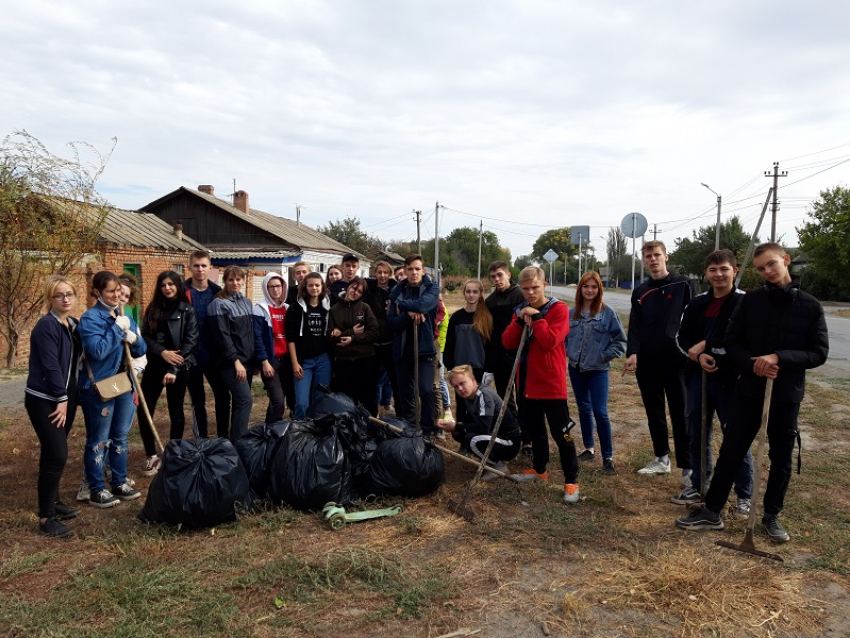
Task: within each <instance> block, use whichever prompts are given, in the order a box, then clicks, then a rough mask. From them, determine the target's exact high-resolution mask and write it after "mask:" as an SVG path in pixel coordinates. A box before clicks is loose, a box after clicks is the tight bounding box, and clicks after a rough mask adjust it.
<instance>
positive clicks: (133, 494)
mask: <svg viewBox="0 0 850 638" xmlns="http://www.w3.org/2000/svg"><path fill="white" fill-rule="evenodd" d="M112 494H113V495H115V496H117V497H118V498H120V499H121V500H122V501H133V500H135V499H137V498H139V497H140V496H141V495H142V493H141V492H140V491H139V490H137V489H135V488H132V487H130V486H129V485H127V484H126V483H121V485H119V486H118V487H113V488H112Z"/></svg>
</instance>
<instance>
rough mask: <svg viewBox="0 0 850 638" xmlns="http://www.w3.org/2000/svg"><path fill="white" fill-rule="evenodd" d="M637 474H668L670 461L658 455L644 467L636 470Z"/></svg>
mask: <svg viewBox="0 0 850 638" xmlns="http://www.w3.org/2000/svg"><path fill="white" fill-rule="evenodd" d="M637 473H638V474H669V473H670V461H669V460H668V461H666V462H665V461H662V460H661V459H659V458H658V457H656V458H654V459H652V460H651V461H650V462H649V463H647V464H646V466H645V467H642V468H641V469H639V470H638V471H637Z"/></svg>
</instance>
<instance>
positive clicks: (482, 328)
mask: <svg viewBox="0 0 850 638" xmlns="http://www.w3.org/2000/svg"><path fill="white" fill-rule="evenodd" d="M469 285H473V286H478V292H480V293H481V296H480V297H479V298H478V306H477V307H476V308H475V314H474V315H473V316H472V327H473V328H475V331H476V332H477V333H478V334H480V335H481V338H482V339H484V341H490V337H491V336H492V334H493V315H492V314H490V309H489V308H488V307H487V304H486V303H484V284H482V283H481V281H480V280H479V279H467V280H466V282H465V283H464V284H463V292H464V293H465V292H466V287H467V286H469Z"/></svg>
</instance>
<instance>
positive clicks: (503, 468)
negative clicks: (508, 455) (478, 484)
mask: <svg viewBox="0 0 850 638" xmlns="http://www.w3.org/2000/svg"><path fill="white" fill-rule="evenodd" d="M490 467H492V468H493V469H494V470H497V471H499V472H504V473H505V474H507V473H508V466H507V465H505V462H504V461H499V462H497V463H494V464H493V465H492V466H490V464H489V463H488V464H487V467H485V468H484V475H483V476H482V477H481V480H482V481H495V480H496V479H497V478H501V474H496V473H495V472H490V471H489V470H490Z"/></svg>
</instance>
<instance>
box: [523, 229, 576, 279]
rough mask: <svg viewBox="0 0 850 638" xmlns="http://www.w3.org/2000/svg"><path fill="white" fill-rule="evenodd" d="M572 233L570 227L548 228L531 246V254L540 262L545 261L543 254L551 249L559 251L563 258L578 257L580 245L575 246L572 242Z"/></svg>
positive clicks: (559, 255) (560, 256)
mask: <svg viewBox="0 0 850 638" xmlns="http://www.w3.org/2000/svg"><path fill="white" fill-rule="evenodd" d="M570 233H571V229H570V228H569V227H564V228H553V229H551V230H547V231H546V232H545V233H543V234H542V235H540V236H539V237H538V238H537V239H536V240H535V241H534V245H533V246H532V247H531V255H532V256H533V257H534V258H536V259H538V260H539V261H540V262H543V261H545V259H544V258H543V255H545V254H546V252H547V251H549V250H550V249H551V250H554V251H555V252H556V253H558V257H559V258H560V259H561V260H563V259H564V258H566V259H572V258H574V257H576V256H577V255H578V246H573V245H572V244H571V243H570ZM547 264H548V262H547ZM561 271H562V272H563V264H561Z"/></svg>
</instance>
